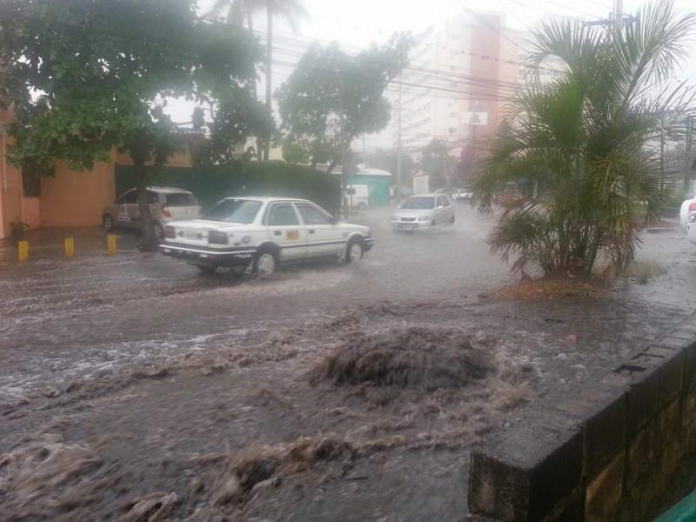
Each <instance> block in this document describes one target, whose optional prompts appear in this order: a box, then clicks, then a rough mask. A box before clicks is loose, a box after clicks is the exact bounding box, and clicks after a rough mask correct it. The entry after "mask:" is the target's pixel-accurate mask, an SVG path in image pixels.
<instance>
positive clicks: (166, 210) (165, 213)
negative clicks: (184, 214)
mask: <svg viewBox="0 0 696 522" xmlns="http://www.w3.org/2000/svg"><path fill="white" fill-rule="evenodd" d="M162 215H163V216H164V217H166V218H171V217H172V213H171V212H169V207H168V206H167V205H162Z"/></svg>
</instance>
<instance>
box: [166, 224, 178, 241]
mask: <svg viewBox="0 0 696 522" xmlns="http://www.w3.org/2000/svg"><path fill="white" fill-rule="evenodd" d="M164 237H167V238H169V239H174V238H175V237H176V230H174V227H165V229H164Z"/></svg>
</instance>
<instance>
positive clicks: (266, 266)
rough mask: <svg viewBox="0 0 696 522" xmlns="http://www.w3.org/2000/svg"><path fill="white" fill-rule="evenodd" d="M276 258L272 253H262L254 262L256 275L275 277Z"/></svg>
mask: <svg viewBox="0 0 696 522" xmlns="http://www.w3.org/2000/svg"><path fill="white" fill-rule="evenodd" d="M276 264H277V260H276V256H275V255H273V253H272V252H268V251H265V252H260V253H259V254H258V255H257V256H256V259H255V260H254V274H256V275H257V276H259V277H268V276H270V275H273V272H275V269H276Z"/></svg>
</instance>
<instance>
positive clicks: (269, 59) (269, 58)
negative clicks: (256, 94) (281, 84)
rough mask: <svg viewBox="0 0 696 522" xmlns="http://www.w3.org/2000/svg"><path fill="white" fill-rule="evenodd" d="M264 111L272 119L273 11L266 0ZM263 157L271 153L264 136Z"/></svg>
mask: <svg viewBox="0 0 696 522" xmlns="http://www.w3.org/2000/svg"><path fill="white" fill-rule="evenodd" d="M266 20H267V21H266V30H267V36H266V42H267V46H268V48H267V49H266V110H267V111H268V115H269V117H271V118H273V102H272V100H271V95H272V93H273V84H272V81H273V9H272V8H271V0H266ZM263 146H264V151H263V153H264V154H263V157H264V159H266V160H267V159H269V155H270V153H271V137H270V136H266V137H265V140H264V143H263Z"/></svg>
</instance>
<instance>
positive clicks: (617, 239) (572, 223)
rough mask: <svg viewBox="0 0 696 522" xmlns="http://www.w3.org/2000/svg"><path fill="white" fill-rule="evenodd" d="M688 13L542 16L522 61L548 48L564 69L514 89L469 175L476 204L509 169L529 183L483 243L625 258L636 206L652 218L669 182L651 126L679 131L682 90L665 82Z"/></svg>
mask: <svg viewBox="0 0 696 522" xmlns="http://www.w3.org/2000/svg"><path fill="white" fill-rule="evenodd" d="M695 20H696V17H694V15H689V16H685V17H677V16H675V15H674V14H673V9H672V4H671V2H665V3H661V4H659V5H657V6H655V7H652V8H648V9H644V10H643V11H641V12H640V13H639V14H638V17H637V19H636V20H635V22H633V23H630V24H626V25H625V26H624V28H623V29H622V30H618V29H613V30H611V31H609V32H607V31H606V30H605V29H603V28H597V27H588V26H584V25H583V24H581V23H558V22H551V23H548V24H546V25H544V26H543V27H542V29H541V31H540V32H539V33H538V34H537V35H536V36H537V41H538V43H537V44H536V49H535V50H534V52H533V53H532V56H531V60H530V62H531V65H532V66H539V65H540V64H542V63H543V60H544V59H545V58H546V57H548V56H556V57H559V58H561V59H562V60H563V61H564V62H565V64H566V65H567V68H568V72H567V74H566V75H565V77H564V78H562V79H560V80H558V81H556V82H555V83H553V84H551V85H549V86H546V87H542V86H540V85H539V84H537V83H533V84H532V85H531V86H530V87H528V88H527V89H526V90H525V91H524V92H523V93H521V94H520V95H519V96H518V97H517V98H516V100H515V102H514V103H513V104H512V106H511V107H510V109H509V114H508V115H507V118H506V121H505V122H504V124H503V125H501V127H500V129H499V131H498V133H497V136H496V139H495V142H494V144H493V150H492V154H491V157H490V159H489V160H488V162H487V165H486V171H485V173H484V174H483V175H482V177H481V178H480V179H479V180H478V182H477V186H476V193H477V197H478V199H479V204H480V208H481V209H482V210H487V209H490V207H491V205H492V204H493V202H494V200H495V197H496V192H497V191H498V187H499V186H501V185H504V184H505V183H506V182H509V181H522V180H525V182H526V183H528V184H529V186H534V187H535V188H536V193H537V194H539V197H538V198H537V199H533V200H532V201H531V202H529V203H527V204H526V205H525V206H523V207H522V208H519V209H514V210H511V211H510V212H509V213H507V214H506V216H505V217H504V218H503V219H502V220H501V221H500V223H499V224H498V226H497V227H496V228H495V229H494V231H493V232H492V235H491V237H490V242H491V245H492V249H493V251H497V252H501V253H502V254H503V255H504V256H505V257H507V256H510V255H513V256H514V257H515V262H514V264H513V270H517V271H520V272H522V273H524V268H525V266H526V265H527V264H528V263H530V262H531V263H533V264H535V265H538V266H540V267H541V268H542V269H543V270H544V272H546V273H549V272H555V271H563V272H565V271H574V270H584V271H585V272H587V273H591V272H592V268H593V267H594V266H595V263H596V262H597V260H598V259H599V258H604V259H605V260H606V261H608V262H609V264H610V266H611V267H612V268H613V269H614V270H616V271H621V270H623V269H624V268H625V267H626V266H627V265H628V263H630V261H631V260H632V259H633V257H634V252H635V248H636V245H637V243H638V241H639V231H640V217H641V216H645V219H654V218H657V217H658V215H659V212H660V210H661V208H662V206H663V205H664V203H665V201H666V199H667V198H668V196H669V193H670V190H671V186H672V183H670V181H669V179H668V178H669V176H670V175H671V173H669V172H667V173H666V175H664V176H663V173H662V171H661V168H660V160H659V155H658V153H657V151H656V147H655V144H656V143H658V142H659V137H660V134H661V128H662V126H663V125H664V129H665V131H666V132H667V133H668V134H669V135H671V136H674V137H678V135H679V132H678V128H679V127H680V125H679V121H678V120H679V119H681V118H683V117H684V116H685V115H688V114H690V113H691V112H692V109H691V108H690V102H691V101H692V98H693V95H692V93H691V91H689V90H686V89H684V88H683V87H682V86H677V87H674V86H671V87H670V86H667V87H664V86H663V85H664V83H663V82H664V81H665V80H666V79H668V77H669V75H670V74H671V72H672V71H673V70H674V67H675V65H676V62H677V59H678V58H681V57H683V56H684V53H685V52H686V51H685V47H684V43H683V42H684V39H685V37H686V36H688V34H689V33H690V26H691V25H692V24H693V22H694V21H695ZM660 86H663V87H662V90H661V91H656V90H655V89H656V88H657V87H660ZM656 92H657V94H655V93H656Z"/></svg>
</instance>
